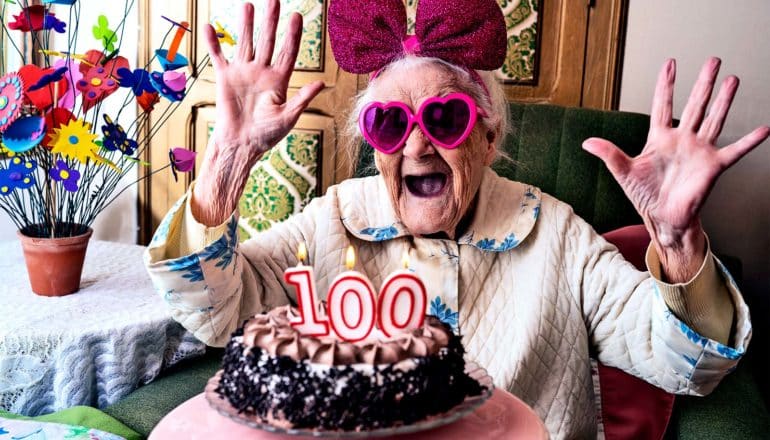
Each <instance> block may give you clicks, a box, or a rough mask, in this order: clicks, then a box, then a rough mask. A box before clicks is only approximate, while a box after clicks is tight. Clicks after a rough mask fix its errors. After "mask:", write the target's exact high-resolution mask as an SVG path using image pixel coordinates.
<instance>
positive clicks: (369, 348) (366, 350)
mask: <svg viewBox="0 0 770 440" xmlns="http://www.w3.org/2000/svg"><path fill="white" fill-rule="evenodd" d="M405 355H406V352H405V351H404V349H403V348H401V345H399V343H398V342H397V341H372V342H368V343H366V344H363V345H361V347H360V350H359V352H358V360H359V362H363V363H367V364H372V365H377V364H394V363H396V362H398V361H401V360H404V359H406V356H405Z"/></svg>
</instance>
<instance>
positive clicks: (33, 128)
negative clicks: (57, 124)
mask: <svg viewBox="0 0 770 440" xmlns="http://www.w3.org/2000/svg"><path fill="white" fill-rule="evenodd" d="M44 136H45V120H44V119H43V118H41V117H40V116H26V117H23V118H21V119H17V120H16V121H15V122H14V123H13V124H11V126H10V127H8V128H7V129H6V130H5V133H3V143H4V144H5V147H6V148H8V149H9V150H11V151H13V152H15V153H24V152H25V151H29V150H31V149H32V148H34V147H36V146H37V145H38V144H39V143H40V141H42V140H43V137H44Z"/></svg>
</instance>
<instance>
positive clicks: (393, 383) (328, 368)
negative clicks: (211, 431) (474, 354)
mask: <svg viewBox="0 0 770 440" xmlns="http://www.w3.org/2000/svg"><path fill="white" fill-rule="evenodd" d="M290 313H294V315H293V316H295V315H296V312H292V309H291V308H289V307H281V308H277V309H274V310H273V311H271V312H270V313H267V314H261V315H257V316H255V317H253V318H252V319H250V320H248V321H247V322H246V323H245V324H244V326H243V327H242V328H240V329H238V330H237V331H236V332H235V333H234V334H233V336H232V338H231V340H230V342H229V344H228V346H227V349H226V353H225V357H224V360H223V373H222V376H221V380H220V382H219V386H218V387H217V389H216V392H217V393H218V394H219V395H220V396H222V398H224V399H227V401H229V403H230V404H231V405H232V406H233V407H234V408H235V409H236V410H237V411H238V412H239V413H241V414H245V415H248V416H251V417H254V418H255V419H256V420H258V421H260V422H262V423H270V424H271V425H274V426H279V427H282V428H286V429H290V428H293V429H322V430H345V431H356V430H357V431H361V430H371V429H378V428H385V427H390V426H398V425H406V424H412V423H414V422H417V421H420V420H422V419H424V418H426V417H429V416H431V415H435V414H440V413H444V412H446V411H448V410H450V409H451V408H452V407H454V406H455V405H457V404H459V403H461V402H463V400H465V398H466V397H467V396H474V395H479V394H481V392H482V388H481V386H480V385H479V383H478V382H476V381H475V380H474V379H472V378H470V377H469V376H468V375H467V374H466V373H465V361H464V359H463V355H464V351H465V350H464V348H463V346H462V344H461V342H460V338H459V337H458V336H456V335H455V334H454V333H453V332H452V331H451V329H450V327H449V326H447V325H446V324H444V323H442V322H441V321H440V320H438V319H437V318H435V317H432V316H427V317H426V318H425V321H424V324H423V326H422V327H420V328H418V329H415V330H413V331H411V332H409V333H405V334H402V335H398V336H396V337H393V338H385V337H384V335H379V336H377V335H375V336H372V337H370V338H368V339H367V340H364V341H361V342H357V343H349V342H345V341H341V340H337V339H333V338H331V337H321V338H319V337H314V336H305V335H302V334H300V333H298V332H297V331H296V330H295V329H294V328H293V327H292V326H291V325H290V324H289V319H290V315H289V314H290Z"/></svg>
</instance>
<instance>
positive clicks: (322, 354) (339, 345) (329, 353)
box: [310, 340, 358, 366]
mask: <svg viewBox="0 0 770 440" xmlns="http://www.w3.org/2000/svg"><path fill="white" fill-rule="evenodd" d="M357 351H358V350H357V347H356V346H355V345H353V344H351V343H349V342H345V341H336V340H331V341H327V342H322V343H319V344H318V347H317V348H316V350H315V351H314V352H312V354H311V355H310V362H314V363H316V364H323V365H329V366H332V365H350V364H355V363H356V360H357V356H356V352H357Z"/></svg>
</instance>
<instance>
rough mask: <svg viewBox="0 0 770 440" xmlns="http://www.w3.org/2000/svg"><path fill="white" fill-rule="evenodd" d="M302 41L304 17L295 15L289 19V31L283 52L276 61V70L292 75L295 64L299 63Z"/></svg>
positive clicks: (282, 47)
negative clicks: (298, 56)
mask: <svg viewBox="0 0 770 440" xmlns="http://www.w3.org/2000/svg"><path fill="white" fill-rule="evenodd" d="M301 40H302V16H301V15H299V14H297V13H293V14H291V17H290V18H289V30H288V31H287V32H286V38H285V39H284V42H283V46H281V52H280V53H278V58H277V59H276V60H275V68H276V69H277V70H278V71H279V72H284V73H287V74H291V72H292V71H293V70H294V63H295V62H296V61H297V54H298V53H299V45H300V42H301Z"/></svg>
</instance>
